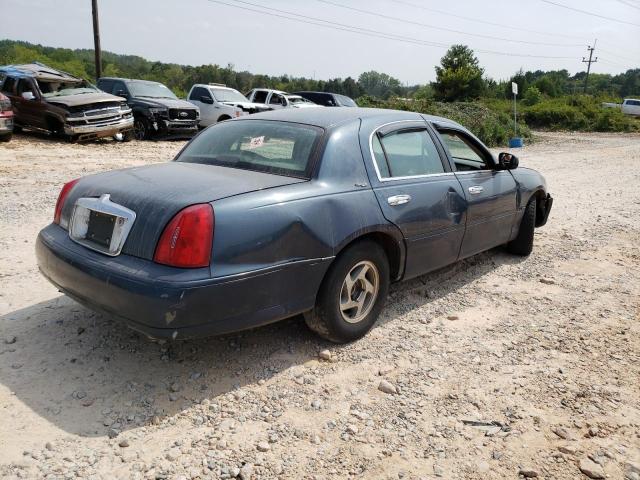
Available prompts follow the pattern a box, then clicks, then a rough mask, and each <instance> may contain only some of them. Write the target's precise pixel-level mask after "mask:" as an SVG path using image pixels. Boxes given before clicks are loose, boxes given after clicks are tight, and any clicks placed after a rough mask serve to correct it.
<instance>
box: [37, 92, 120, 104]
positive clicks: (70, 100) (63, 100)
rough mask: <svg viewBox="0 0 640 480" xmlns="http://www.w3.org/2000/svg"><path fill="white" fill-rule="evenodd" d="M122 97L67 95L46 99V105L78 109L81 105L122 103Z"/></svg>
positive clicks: (96, 94)
mask: <svg viewBox="0 0 640 480" xmlns="http://www.w3.org/2000/svg"><path fill="white" fill-rule="evenodd" d="M124 101H125V99H124V98H122V97H116V96H115V95H111V94H109V93H102V92H96V93H80V94H78V95H67V96H61V97H51V98H48V99H47V102H48V103H53V104H57V105H62V106H65V107H78V106H82V105H91V104H93V103H107V102H124Z"/></svg>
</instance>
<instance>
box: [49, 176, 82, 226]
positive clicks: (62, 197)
mask: <svg viewBox="0 0 640 480" xmlns="http://www.w3.org/2000/svg"><path fill="white" fill-rule="evenodd" d="M78 180H80V179H79V178H76V179H75V180H71V181H70V182H67V183H65V184H64V186H63V187H62V190H60V194H59V195H58V201H57V202H56V209H55V211H54V213H53V223H57V224H58V225H60V215H61V214H62V207H64V202H65V201H66V200H67V197H68V196H69V192H70V191H71V189H72V188H73V186H74V185H75V184H76V183H78Z"/></svg>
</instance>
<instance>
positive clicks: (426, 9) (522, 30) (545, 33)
mask: <svg viewBox="0 0 640 480" xmlns="http://www.w3.org/2000/svg"><path fill="white" fill-rule="evenodd" d="M389 1H391V2H395V3H399V4H401V5H407V6H409V7H413V8H417V9H420V10H424V11H426V12H434V13H439V14H440V15H446V16H449V17H453V18H459V19H461V20H467V21H469V22H475V23H482V24H484V25H491V26H492V27H500V28H507V29H509V30H516V31H518V32H527V33H535V34H537V35H548V36H551V37H562V38H571V39H574V40H581V39H582V38H581V37H578V36H576V35H566V34H563V33H552V32H542V31H540V30H530V29H527V28H521V27H514V26H513V25H506V24H502V23H495V22H490V21H488V20H481V19H479V18H473V17H465V16H464V15H458V14H456V13H450V12H445V11H443V10H438V9H436V8H430V7H425V6H423V5H417V4H415V3H411V2H405V1H404V0H389Z"/></svg>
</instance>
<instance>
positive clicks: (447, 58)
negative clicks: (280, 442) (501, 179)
mask: <svg viewBox="0 0 640 480" xmlns="http://www.w3.org/2000/svg"><path fill="white" fill-rule="evenodd" d="M102 57H103V63H104V65H103V75H104V76H117V77H127V78H141V79H147V80H154V81H158V82H162V83H164V84H165V85H167V86H168V87H169V88H171V89H172V90H174V91H175V92H176V93H177V94H178V95H181V96H184V95H185V94H186V92H188V90H189V89H190V88H191V85H193V84H194V83H223V84H225V85H227V86H229V87H232V88H235V89H237V90H239V91H241V92H247V91H249V90H251V89H252V88H257V87H266V88H276V89H279V90H284V91H299V90H318V91H330V92H334V93H341V94H344V95H347V96H349V97H351V98H356V99H357V98H359V97H361V96H364V95H367V96H370V97H374V98H379V99H388V98H391V97H403V98H415V99H418V100H436V101H445V102H454V101H470V100H476V99H483V98H488V99H492V98H493V99H508V98H511V82H512V81H514V82H516V83H518V86H519V91H520V94H521V96H522V98H523V99H524V101H525V103H526V102H528V103H530V104H534V103H536V102H538V101H540V100H541V99H543V98H545V97H547V98H557V97H562V96H566V95H572V94H575V93H580V92H581V91H582V86H583V83H584V77H585V75H586V72H578V73H576V74H574V75H570V74H569V72H568V71H567V70H554V71H542V70H536V71H526V72H524V71H522V70H520V71H518V72H516V73H515V74H514V75H513V76H512V77H511V78H509V79H507V80H502V81H496V80H493V79H491V78H488V77H486V76H485V74H484V73H485V72H484V69H483V68H482V67H481V66H480V64H479V61H478V59H477V58H476V56H475V55H474V53H473V50H471V49H470V48H469V47H467V46H465V45H453V46H452V47H451V48H450V49H449V50H448V51H447V53H446V54H445V55H444V56H443V57H442V59H441V62H440V65H438V66H436V67H435V69H436V80H435V81H434V82H431V83H427V84H424V85H413V86H406V85H403V84H402V82H401V81H400V80H398V79H397V78H394V77H392V76H391V75H388V74H386V73H382V72H376V71H370V72H364V73H362V74H361V75H360V76H359V77H358V78H357V79H354V78H352V77H346V78H333V79H329V80H315V79H310V78H305V77H293V76H290V75H279V76H271V75H261V74H254V73H251V72H248V71H238V70H236V69H235V68H234V66H233V65H232V64H229V65H227V66H220V65H216V64H208V65H199V66H190V65H178V64H175V63H163V62H153V61H149V60H146V59H144V58H142V57H139V56H135V55H119V54H115V53H111V52H106V51H105V52H103V54H102ZM93 58H94V57H93V50H91V49H74V50H72V49H67V48H54V47H46V46H42V45H35V44H31V43H28V42H22V41H13V40H0V65H8V64H20V63H29V62H32V61H39V62H42V63H45V64H47V65H49V66H51V67H54V68H58V69H60V70H64V71H66V72H68V73H71V74H72V75H76V76H79V77H82V78H86V79H89V80H95V77H94V63H93V61H94V60H93ZM587 93H589V94H591V95H595V96H603V97H612V98H624V97H627V96H633V95H636V96H637V95H640V68H636V69H630V70H627V71H626V72H624V73H620V74H617V75H610V74H598V73H592V74H591V75H590V77H589V88H588V91H587Z"/></svg>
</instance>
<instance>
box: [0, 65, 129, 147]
mask: <svg viewBox="0 0 640 480" xmlns="http://www.w3.org/2000/svg"><path fill="white" fill-rule="evenodd" d="M0 91H1V92H2V93H3V94H4V95H6V96H7V97H9V99H10V100H11V104H12V105H13V113H14V117H13V120H14V131H16V132H19V131H20V130H21V129H22V128H26V129H29V130H36V131H41V132H48V133H50V134H51V135H53V136H56V137H63V138H66V139H68V140H71V141H84V140H94V139H97V138H102V137H111V136H113V137H120V136H122V137H123V138H124V140H130V139H131V135H132V133H133V115H132V113H131V109H130V108H129V106H128V105H127V103H126V102H125V99H124V98H120V97H117V96H114V95H109V94H106V93H104V92H101V91H100V90H98V89H97V88H96V87H94V86H93V85H91V84H90V83H89V82H87V81H86V80H83V79H82V78H78V77H75V76H73V75H70V74H68V73H66V72H62V71H59V70H55V69H53V68H51V67H47V66H46V65H43V64H41V63H38V62H33V63H29V64H25V65H8V66H4V67H0Z"/></svg>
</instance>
